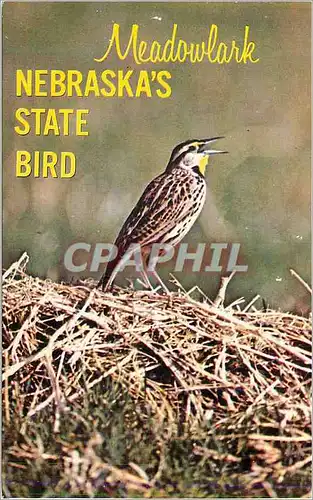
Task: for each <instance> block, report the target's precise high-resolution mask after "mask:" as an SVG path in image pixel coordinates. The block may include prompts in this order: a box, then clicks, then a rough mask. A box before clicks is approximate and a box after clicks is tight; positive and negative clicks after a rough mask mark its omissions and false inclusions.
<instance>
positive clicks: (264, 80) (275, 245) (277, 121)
mask: <svg viewBox="0 0 313 500" xmlns="http://www.w3.org/2000/svg"><path fill="white" fill-rule="evenodd" d="M310 12H311V5H310V4H309V3H279V4H278V3H276V4H275V3H273V4H269V3H259V4H257V3H249V4H246V3H236V4H235V3H232V4H227V3H209V4H208V3H193V4H191V3H189V4H187V3H140V4H139V3H128V4H126V3H43V2H40V3H5V4H4V7H3V16H4V19H3V40H4V72H3V79H4V84H3V92H4V103H3V105H4V106H3V107H4V126H3V141H4V167H3V168H4V255H3V261H4V266H5V267H7V266H9V265H10V263H12V262H13V261H14V260H16V259H18V258H19V256H20V255H21V253H22V252H23V251H27V252H28V253H29V255H30V263H29V271H30V272H31V273H32V274H34V275H38V276H41V277H48V278H51V279H53V280H61V279H62V280H66V281H68V280H70V279H71V278H72V277H73V276H72V275H71V274H70V273H69V272H67V271H66V269H64V266H63V256H64V253H65V251H66V249H67V248H68V246H69V245H70V244H72V243H74V242H77V241H85V242H88V243H91V244H94V243H96V242H112V241H113V240H114V238H115V236H116V234H117V232H118V230H119V228H120V226H121V224H122V222H123V221H124V219H125V218H126V216H127V215H128V214H129V211H130V210H131V209H132V207H133V205H134V204H135V203H136V201H137V199H138V197H139V196H140V194H141V192H142V190H143V188H144V187H145V185H146V184H147V183H148V182H149V181H150V180H151V179H152V178H153V177H154V176H155V175H157V174H158V173H160V172H161V171H162V170H163V169H164V168H165V166H166V163H167V161H168V158H169V155H170V152H171V150H172V148H173V147H174V146H175V145H176V144H177V143H179V142H182V141H184V140H186V139H189V138H202V137H210V136H215V135H224V136H225V139H224V140H223V141H221V142H220V143H219V146H220V147H221V148H225V149H227V150H228V151H229V153H230V154H228V155H223V156H219V157H214V158H213V161H211V164H210V168H209V171H208V174H207V177H208V186H209V189H210V193H209V196H208V199H207V202H206V204H205V207H204V210H203V213H202V215H201V217H200V219H199V221H198V222H197V223H196V225H195V226H194V228H193V229H192V230H191V232H190V233H189V235H188V236H187V237H186V240H185V241H186V242H192V243H195V242H197V241H199V242H208V243H211V242H230V243H231V242H240V243H241V263H245V264H248V266H249V270H248V272H247V273H244V274H237V276H236V277H235V279H234V280H233V281H232V282H231V284H230V287H229V294H230V295H229V299H231V298H236V297H238V296H241V295H243V296H245V297H246V298H247V299H249V298H252V297H253V296H254V295H255V294H257V293H258V294H260V295H261V296H262V297H264V299H265V300H266V302H267V303H268V304H270V305H271V306H272V307H280V308H282V309H285V310H297V311H299V312H306V311H307V309H308V307H309V303H310V297H309V296H308V293H307V292H306V290H305V289H304V288H303V287H302V286H301V284H300V283H299V282H298V281H297V280H295V278H293V277H291V276H290V272H289V269H290V268H293V269H295V270H296V271H297V272H298V273H299V274H300V275H301V276H302V278H304V279H305V280H307V281H309V280H310V187H309V186H310V164H311V159H310V154H311V153H310V151H311V144H310V138H311V130H310V124H311V121H310V120H311V112H310V102H311V101H310V73H311V54H310V47H311V42H310V40H311V38H310V20H311V13H310ZM114 22H117V23H119V24H120V25H121V33H122V40H123V41H124V42H126V41H127V39H128V36H129V33H130V28H131V25H132V24H133V23H137V24H139V25H140V34H141V37H142V38H143V39H144V40H146V41H148V42H149V41H152V40H154V39H156V40H159V41H165V40H166V39H167V38H168V37H169V36H170V35H171V32H172V26H173V23H177V24H178V35H179V36H182V37H183V38H184V39H185V40H186V41H190V42H197V41H201V40H205V39H206V37H207V32H208V29H209V27H210V25H211V24H212V23H215V24H217V25H218V26H219V30H220V37H221V39H222V40H223V41H228V42H229V41H231V40H232V39H233V38H234V39H236V40H237V41H238V42H240V41H241V40H242V37H243V31H244V26H245V25H246V24H248V25H249V26H250V33H251V34H250V37H251V38H252V39H253V40H254V41H255V43H256V45H257V49H256V52H255V55H256V56H257V57H259V58H260V61H259V62H258V63H257V64H253V65H252V64H247V65H243V64H236V63H234V62H233V63H231V64H227V65H217V64H209V63H207V62H202V63H201V64H196V65H192V64H190V63H184V64H175V65H174V64H170V65H167V64H159V65H156V66H154V67H153V68H152V65H151V64H150V65H143V66H140V67H136V65H135V64H134V63H133V60H132V59H131V58H128V59H127V60H126V61H125V62H121V61H118V60H117V59H116V58H115V57H113V56H111V57H110V58H109V59H108V60H107V61H105V62H104V63H101V64H99V63H95V62H94V61H93V59H94V57H100V56H101V55H102V54H103V52H104V48H105V46H106V45H107V43H108V37H109V36H110V33H111V29H112V25H113V23H114ZM126 67H128V68H131V69H135V70H136V71H139V69H147V70H151V69H156V70H161V69H165V70H166V69H167V70H169V71H170V72H171V74H172V80H171V81H170V83H171V87H172V96H171V97H170V98H169V99H159V98H157V97H152V98H145V97H141V98H127V97H126V98H122V99H121V98H117V97H113V98H104V97H98V98H97V97H91V96H89V97H88V98H84V97H82V98H77V97H75V98H62V99H60V98H49V97H44V98H40V97H34V98H31V97H22V98H17V97H15V72H16V69H17V68H21V69H24V70H26V69H62V70H65V71H66V70H67V69H77V70H80V71H83V72H86V71H88V70H89V69H95V70H97V72H101V71H102V70H104V69H106V68H109V69H113V70H115V71H116V70H117V69H125V68H126ZM18 107H27V108H30V107H36V108H40V107H42V108H48V107H52V108H61V107H62V108H64V107H70V108H72V107H73V108H88V109H89V110H90V113H89V117H88V130H89V134H90V135H89V137H76V136H75V135H70V136H69V137H62V136H61V137H54V136H49V137H36V136H34V135H32V134H29V135H28V136H25V137H21V136H18V135H16V134H15V133H14V125H15V118H14V113H15V110H16V108H18ZM17 150H28V151H33V150H53V151H56V152H60V151H73V152H74V153H75V154H76V157H77V173H76V176H75V177H74V178H73V179H34V178H31V177H30V178H27V179H17V178H16V177H15V154H16V151H17ZM85 255H86V254H82V255H81V256H78V259H76V263H79V261H80V260H81V261H82V259H83V258H85ZM170 270H171V266H170V265H169V266H167V268H166V269H165V270H163V276H166V273H168V272H169V271H170ZM100 274H101V273H98V276H99V275H100ZM88 275H91V274H90V273H88V272H85V273H82V275H81V276H88ZM93 276H94V277H95V278H96V277H97V276H96V275H93ZM176 276H177V278H178V279H179V280H180V281H181V282H182V283H183V284H184V285H185V286H186V287H192V286H193V285H195V284H197V285H199V286H201V288H202V289H203V290H204V291H205V292H206V293H208V294H209V295H210V296H214V295H215V293H216V290H217V287H218V282H219V279H220V275H219V274H205V275H204V274H201V275H199V273H194V274H193V273H191V272H190V271H189V272H185V273H177V275H176ZM76 277H77V276H76Z"/></svg>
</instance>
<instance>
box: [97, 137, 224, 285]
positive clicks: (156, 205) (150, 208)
mask: <svg viewBox="0 0 313 500" xmlns="http://www.w3.org/2000/svg"><path fill="white" fill-rule="evenodd" d="M210 141H212V140H210ZM198 143H199V144H200V143H201V141H196V140H194V141H187V142H185V143H183V144H181V145H179V146H177V147H176V148H175V149H174V151H173V153H172V156H171V159H170V161H169V164H168V166H167V168H166V170H165V172H163V173H162V174H161V175H159V176H158V177H156V178H155V179H153V180H152V181H151V182H150V183H149V184H148V186H147V187H146V189H145V191H144V192H143V194H142V196H141V198H140V199H139V201H138V202H137V204H136V205H135V207H134V209H133V210H132V212H131V213H130V215H129V216H128V218H127V219H126V221H125V222H124V224H123V226H122V228H121V230H120V232H119V234H118V236H117V238H116V240H115V243H114V244H115V246H116V247H117V249H118V253H117V256H116V257H115V259H114V260H112V261H111V262H109V263H108V265H107V268H106V271H105V273H104V275H103V277H102V278H101V280H100V282H99V286H102V287H103V289H106V288H107V286H108V284H109V282H110V278H111V275H112V272H113V271H114V269H115V267H116V266H117V264H118V263H119V261H120V260H121V258H122V257H123V255H124V254H125V252H126V251H127V249H128V248H129V246H130V245H131V244H139V245H140V248H141V252H142V254H143V255H146V256H147V255H148V254H149V249H150V248H151V246H152V245H153V244H154V243H167V244H170V245H172V246H175V245H177V243H179V242H180V241H181V240H182V239H183V237H184V236H185V235H186V234H187V233H188V231H189V230H190V228H191V227H192V226H193V224H194V223H195V221H196V219H197V218H198V216H199V214H200V212H201V210H202V207H203V204H204V202H205V197H206V183H205V178H204V176H203V175H202V174H201V172H200V170H199V167H198V165H197V164H193V156H192V154H193V153H192V151H193V146H192V144H198ZM217 152H219V151H217ZM187 154H190V155H191V156H190V161H191V163H190V165H185V164H184V163H183V162H184V161H185V160H186V155H187ZM194 156H195V159H196V152H195V153H194Z"/></svg>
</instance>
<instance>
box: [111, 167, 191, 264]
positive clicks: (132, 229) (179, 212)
mask: <svg viewBox="0 0 313 500" xmlns="http://www.w3.org/2000/svg"><path fill="white" fill-rule="evenodd" d="M183 184H184V183H183V182H182V183H179V184H177V183H176V182H173V179H172V178H170V176H168V174H161V175H160V176H158V177H156V178H155V179H154V180H153V181H151V182H150V184H149V185H148V186H147V187H146V189H145V191H144V193H143V194H142V196H141V198H140V199H139V201H138V203H137V204H136V206H135V207H134V209H133V210H132V212H131V213H130V215H129V216H128V218H127V219H126V221H125V222H124V224H123V227H122V228H121V230H120V232H119V235H118V237H117V239H116V241H115V245H116V246H117V248H118V249H119V254H120V255H121V254H122V253H124V251H126V249H127V248H128V246H129V245H130V244H131V243H138V244H140V245H141V246H142V247H143V246H146V245H149V244H150V243H154V242H158V241H161V240H162V237H163V236H164V235H165V234H166V233H167V232H169V231H170V230H171V229H173V227H175V225H176V224H177V223H178V222H179V221H180V220H182V219H183V218H184V217H185V216H186V215H187V213H188V211H189V209H190V206H188V204H186V199H185V198H184V196H183V195H182V193H183V191H184V189H185V187H184V185H183Z"/></svg>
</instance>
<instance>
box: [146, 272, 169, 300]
mask: <svg viewBox="0 0 313 500" xmlns="http://www.w3.org/2000/svg"><path fill="white" fill-rule="evenodd" d="M150 272H151V274H152V276H154V278H155V279H156V280H157V282H158V283H159V284H160V285H161V287H162V288H163V290H164V292H165V293H167V295H170V291H169V289H168V288H167V286H166V285H165V284H164V282H163V281H162V280H161V278H160V276H159V275H158V273H157V272H156V270H155V269H154V270H153V271H150Z"/></svg>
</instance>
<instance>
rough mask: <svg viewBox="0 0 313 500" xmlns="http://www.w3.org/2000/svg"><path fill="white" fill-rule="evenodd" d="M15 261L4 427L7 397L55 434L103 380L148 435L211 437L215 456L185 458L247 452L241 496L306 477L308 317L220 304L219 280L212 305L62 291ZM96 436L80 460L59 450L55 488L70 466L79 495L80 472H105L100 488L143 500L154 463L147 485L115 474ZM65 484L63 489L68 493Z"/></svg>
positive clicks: (7, 304) (7, 289) (134, 473)
mask: <svg viewBox="0 0 313 500" xmlns="http://www.w3.org/2000/svg"><path fill="white" fill-rule="evenodd" d="M27 260H28V258H27V256H26V255H24V256H23V257H22V258H21V259H20V261H19V262H17V263H15V264H13V265H12V266H11V268H10V269H8V270H7V271H6V272H5V274H4V279H3V322H4V331H3V345H4V350H3V354H4V361H3V367H4V373H3V401H4V402H3V410H4V422H5V424H9V423H10V419H11V418H12V411H11V406H12V405H15V404H16V401H15V400H14V399H16V398H17V397H18V398H19V405H20V407H21V411H22V412H23V414H24V415H25V418H26V420H27V419H31V418H32V417H33V416H35V415H38V414H40V412H42V411H43V410H44V409H47V408H51V412H53V419H54V432H55V433H56V434H57V433H58V432H59V430H60V419H62V415H64V414H66V413H67V412H70V411H71V408H72V407H73V405H75V402H78V401H79V400H80V399H81V398H82V396H83V393H86V392H87V393H88V391H93V389H94V388H95V387H96V386H97V385H98V384H100V383H101V382H102V381H103V380H105V379H108V378H109V379H111V380H113V381H116V382H118V383H120V384H121V385H122V386H123V387H124V388H125V389H126V390H127V392H128V393H129V394H130V396H131V398H132V399H133V400H134V401H136V404H138V405H139V406H140V408H141V411H142V412H147V414H149V415H150V417H151V418H153V419H154V422H155V428H156V429H158V428H160V429H161V428H164V425H166V427H167V432H168V435H169V436H170V435H173V436H174V435H177V433H179V432H183V431H182V429H188V433H189V434H190V435H191V436H195V438H197V439H200V438H201V437H202V438H203V437H205V438H206V439H207V438H208V437H209V436H212V440H213V441H212V442H214V438H215V439H216V437H217V439H218V441H219V442H220V443H221V446H222V448H219V447H214V446H213V445H212V446H209V445H208V446H200V445H199V444H196V443H195V446H194V449H193V453H194V455H195V456H198V457H199V456H201V457H203V460H204V461H205V460H210V461H212V462H225V463H233V464H236V463H238V462H241V461H242V459H243V453H248V452H249V453H250V454H251V453H252V454H253V456H254V460H253V461H252V462H250V465H249V468H248V469H247V470H243V469H242V473H241V480H242V481H243V482H244V484H245V486H246V487H249V488H250V489H253V485H254V484H256V483H257V484H258V485H260V484H262V488H263V489H262V492H263V494H264V496H271V497H274V496H276V494H277V493H276V491H275V488H276V487H279V485H280V484H283V483H284V481H285V478H286V477H288V481H290V480H292V478H293V477H294V478H298V477H299V474H300V475H301V474H304V473H306V474H307V473H308V467H309V464H310V460H311V451H310V450H311V427H310V418H311V391H310V389H311V322H310V320H309V318H306V317H301V316H296V315H294V314H288V313H285V312H279V311H273V310H266V311H260V310H257V309H256V308H255V307H254V305H255V301H252V302H251V303H250V304H248V305H246V306H244V305H243V306H242V307H241V308H240V306H241V305H242V304H241V302H242V301H237V302H236V303H233V304H231V305H230V306H228V307H224V306H223V304H224V299H225V291H226V285H227V283H226V282H225V280H224V283H223V284H222V286H221V290H220V293H219V294H218V296H217V299H216V300H215V303H214V304H212V303H210V301H209V300H208V299H206V298H203V300H202V301H196V300H194V299H192V298H191V295H192V294H191V293H190V292H189V293H187V292H186V291H184V290H183V289H182V288H181V287H180V288H179V290H178V292H176V293H171V294H169V295H168V294H160V293H157V291H133V290H131V289H118V288H116V289H115V290H114V293H103V292H101V291H99V290H97V289H94V288H93V287H92V286H91V284H90V282H87V281H86V282H83V283H80V284H78V285H75V286H72V285H68V284H60V283H53V282H50V281H43V280H41V279H39V278H33V277H31V276H29V275H27V274H26V272H25V266H26V263H27ZM294 274H296V273H294ZM306 286H307V285H306ZM256 299H257V298H256ZM179 429H180V430H179ZM156 432H157V431H156ZM101 439H102V438H101V437H100V436H99V435H98V436H94V437H91V441H90V443H88V445H87V446H86V448H85V452H84V454H83V456H82V454H79V453H78V452H76V455H77V456H76V455H75V450H74V451H73V450H72V451H71V452H69V451H66V450H65V451H64V456H63V462H62V461H60V464H61V463H63V466H62V465H60V467H63V472H62V474H63V476H62V477H63V480H64V481H66V478H71V480H70V479H68V481H69V483H70V484H71V481H74V479H73V477H74V476H75V474H73V470H74V468H75V463H76V466H77V467H78V468H79V471H80V472H79V474H80V475H82V474H83V472H82V470H83V469H84V463H85V469H86V470H85V472H84V474H85V476H86V477H85V479H84V481H85V483H84V484H89V489H90V491H89V492H88V491H87V493H86V491H84V492H85V493H86V494H93V492H94V490H93V484H94V483H93V481H92V480H91V479H90V474H91V472H90V470H92V471H93V474H94V476H95V477H98V476H97V471H99V470H101V471H103V470H104V469H105V470H106V471H107V474H108V475H107V479H106V485H111V487H113V488H114V484H116V481H118V482H119V483H120V482H121V481H122V482H124V486H125V491H126V492H127V493H128V494H131V492H134V491H135V492H137V494H138V493H139V494H145V495H149V494H148V492H149V491H150V490H151V488H152V487H153V485H155V484H156V480H157V479H158V477H159V476H160V475H161V472H160V470H161V469H162V464H160V470H159V471H158V472H157V473H156V475H155V477H148V476H147V475H146V474H145V472H144V470H143V469H142V468H141V466H140V463H139V464H135V463H131V464H128V471H127V473H126V471H125V470H123V471H122V472H121V471H119V469H118V468H116V467H114V466H113V465H110V464H108V463H105V462H103V461H102V460H100V459H99V457H98V456H97V455H96V454H95V452H94V444H93V441H92V440H96V441H97V440H98V441H99V440H100V441H101ZM98 441H97V442H98ZM207 442H209V441H207ZM98 444H99V443H98ZM224 444H225V446H224ZM223 446H224V448H223ZM221 449H222V450H224V451H223V452H222V451H221ZM225 450H226V452H225ZM227 450H228V451H227ZM247 450H248V451H247ZM249 450H250V451H249ZM11 451H12V457H14V453H15V457H18V456H19V454H20V453H21V449H17V448H16V445H15V448H14V447H13V449H12V450H11ZM37 453H38V450H37ZM41 454H42V456H41V458H43V459H44V451H41ZM12 460H13V458H12ZM75 460H76V462H75ZM84 461H85V462H84ZM86 464H87V465H86ZM88 471H89V472H88ZM77 474H78V473H77ZM79 474H78V475H79ZM88 474H89V476H88ZM87 476H88V477H89V483H88V477H87ZM64 478H65V479H64ZM77 481H78V480H77ZM77 481H76V483H75V484H76V486H75V487H74V486H73V487H71V488H70V490H71V491H72V492H74V493H76V494H77V493H79V492H81V490H80V489H79V484H78V483H79V481H78V483H77ZM77 484H78V486H77ZM308 484H309V483H308ZM275 485H276V486H275ZM75 488H76V489H75ZM87 489H88V488H87ZM108 491H109V492H110V491H111V492H112V490H108ZM151 491H152V490H151ZM305 494H308V492H306V491H303V495H305Z"/></svg>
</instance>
